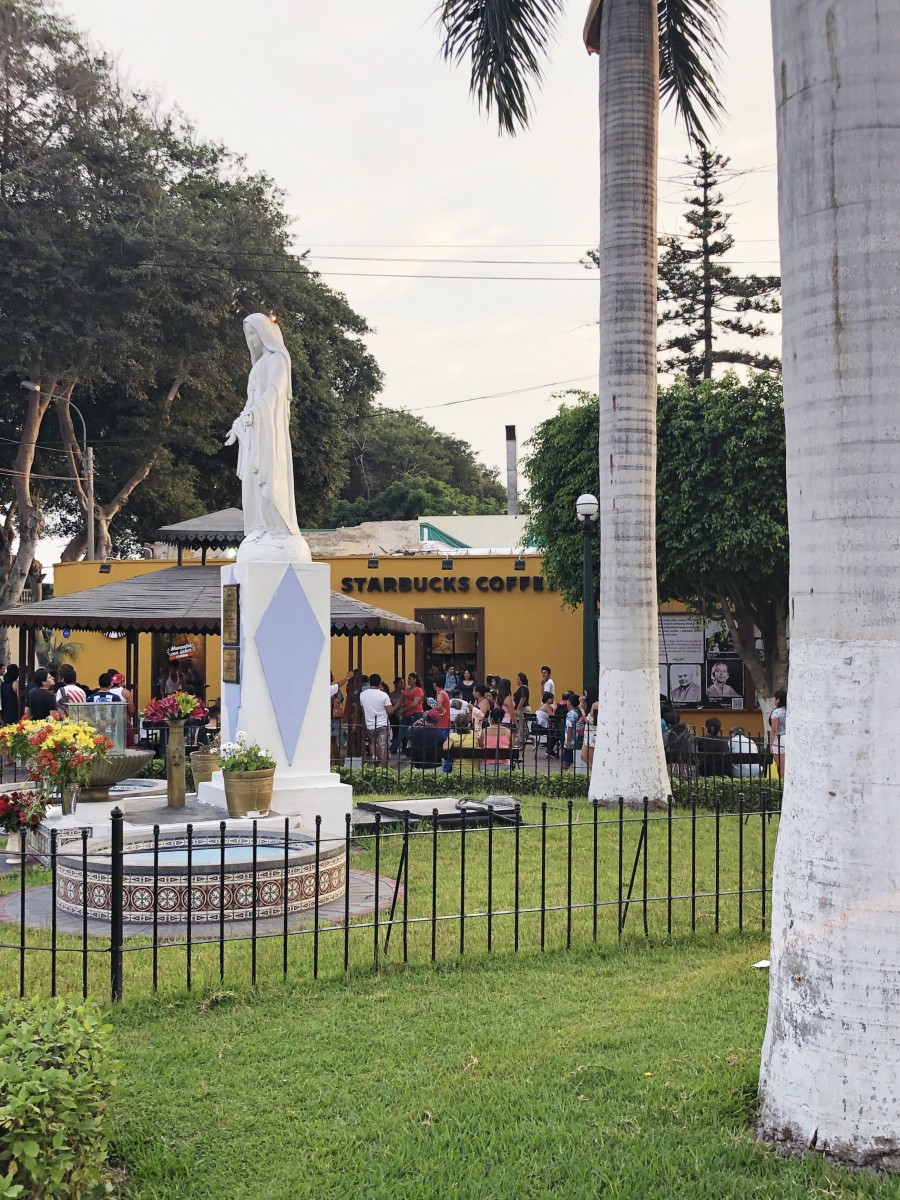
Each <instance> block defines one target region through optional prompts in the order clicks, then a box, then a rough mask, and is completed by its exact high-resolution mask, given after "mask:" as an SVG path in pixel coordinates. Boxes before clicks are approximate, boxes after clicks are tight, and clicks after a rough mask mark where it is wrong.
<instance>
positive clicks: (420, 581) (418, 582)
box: [413, 575, 428, 592]
mask: <svg viewBox="0 0 900 1200" xmlns="http://www.w3.org/2000/svg"><path fill="white" fill-rule="evenodd" d="M413 591H414V592H427V591H428V580H427V579H426V578H425V576H424V575H417V576H416V578H415V579H414V580H413Z"/></svg>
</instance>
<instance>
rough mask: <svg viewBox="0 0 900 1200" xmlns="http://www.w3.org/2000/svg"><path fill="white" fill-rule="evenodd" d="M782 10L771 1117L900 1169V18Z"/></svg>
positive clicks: (770, 1124) (764, 1080)
mask: <svg viewBox="0 0 900 1200" xmlns="http://www.w3.org/2000/svg"><path fill="white" fill-rule="evenodd" d="M772 22H773V51H774V53H773V57H774V65H775V93H776V118H777V129H778V170H779V181H778V182H779V187H778V208H779V225H780V233H781V250H782V265H783V272H784V397H785V420H786V426H787V487H788V518H789V528H790V538H791V589H790V605H791V685H790V694H789V700H788V706H789V707H788V735H787V736H788V743H787V780H786V785H785V794H784V812H783V816H782V821H781V828H780V830H779V834H778V848H777V853H776V862H775V874H774V882H773V903H772V943H771V967H770V972H769V979H770V993H769V1018H768V1026H767V1029H766V1037H765V1043H764V1045H763V1054H762V1066H761V1072H760V1129H761V1132H762V1134H763V1135H764V1136H766V1137H769V1138H772V1139H775V1140H777V1141H779V1142H781V1143H784V1144H787V1145H788V1146H789V1147H790V1148H792V1149H794V1150H796V1151H798V1152H804V1151H806V1150H807V1149H808V1148H810V1147H812V1148H815V1149H817V1150H819V1151H820V1152H823V1153H825V1154H827V1155H828V1156H829V1157H830V1158H838V1159H843V1160H849V1161H851V1162H853V1163H857V1164H866V1165H870V1166H873V1167H878V1166H881V1167H884V1168H889V1169H893V1170H896V1169H897V1164H898V1162H900V1035H898V1022H897V1001H898V994H897V986H898V978H900V822H898V820H897V813H898V809H900V776H898V772H897V742H898V734H900V721H898V709H897V703H896V687H897V683H896V681H897V677H898V673H900V493H898V479H900V422H898V408H897V367H898V353H897V348H898V345H900V291H898V288H897V251H898V247H900V72H898V70H897V63H898V61H900V13H898V10H897V7H896V5H892V4H886V3H884V2H883V0H858V2H857V3H853V4H835V3H834V2H833V0H804V2H803V3H799V4H798V3H796V0H773V3H772ZM889 1186H890V1185H889ZM894 1188H895V1190H896V1184H895V1185H894Z"/></svg>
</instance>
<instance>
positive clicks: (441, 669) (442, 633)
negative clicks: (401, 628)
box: [416, 608, 484, 679]
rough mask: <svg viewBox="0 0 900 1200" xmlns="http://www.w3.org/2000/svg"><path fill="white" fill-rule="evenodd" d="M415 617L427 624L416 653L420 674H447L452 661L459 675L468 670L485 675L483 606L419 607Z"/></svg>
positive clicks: (425, 677) (425, 675)
mask: <svg viewBox="0 0 900 1200" xmlns="http://www.w3.org/2000/svg"><path fill="white" fill-rule="evenodd" d="M416 620H417V621H421V622H422V624H423V625H424V626H425V632H424V634H423V635H422V636H421V638H419V642H418V651H417V654H416V670H417V672H418V673H419V675H420V677H422V678H423V679H427V678H428V677H429V676H431V675H444V674H446V672H447V671H448V670H449V668H450V666H451V665H452V666H453V667H455V669H456V673H457V675H462V673H463V671H465V670H469V671H471V672H472V674H473V675H474V676H475V678H476V679H484V609H483V608H417V609H416Z"/></svg>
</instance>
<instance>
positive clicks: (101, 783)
mask: <svg viewBox="0 0 900 1200" xmlns="http://www.w3.org/2000/svg"><path fill="white" fill-rule="evenodd" d="M152 757H153V751H152V750H111V751H110V752H109V754H108V755H107V756H106V758H96V759H94V761H93V762H92V763H91V778H90V782H89V783H88V785H87V786H86V787H83V788H82V789H81V794H80V795H79V797H78V799H79V800H80V801H81V802H82V803H87V802H89V801H103V802H107V801H109V789H110V788H111V787H114V786H115V785H116V784H117V783H121V782H122V781H123V780H124V779H133V778H134V777H135V775H139V774H140V773H141V771H142V770H143V768H144V767H145V766H146V765H147V763H148V762H149V761H150V760H151V758H152Z"/></svg>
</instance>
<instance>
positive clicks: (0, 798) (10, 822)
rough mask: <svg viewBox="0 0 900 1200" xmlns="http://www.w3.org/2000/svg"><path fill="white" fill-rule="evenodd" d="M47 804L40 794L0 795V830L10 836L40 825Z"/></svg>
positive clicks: (15, 793) (11, 793)
mask: <svg viewBox="0 0 900 1200" xmlns="http://www.w3.org/2000/svg"><path fill="white" fill-rule="evenodd" d="M46 811H47V804H46V801H45V799H44V796H43V795H42V794H41V793H40V792H4V793H3V794H0V829H4V830H5V831H6V832H7V833H8V834H10V836H12V835H14V834H17V833H19V832H20V831H21V830H23V829H34V828H35V827H36V826H38V825H40V823H41V821H42V820H43V819H44V813H45V812H46Z"/></svg>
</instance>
